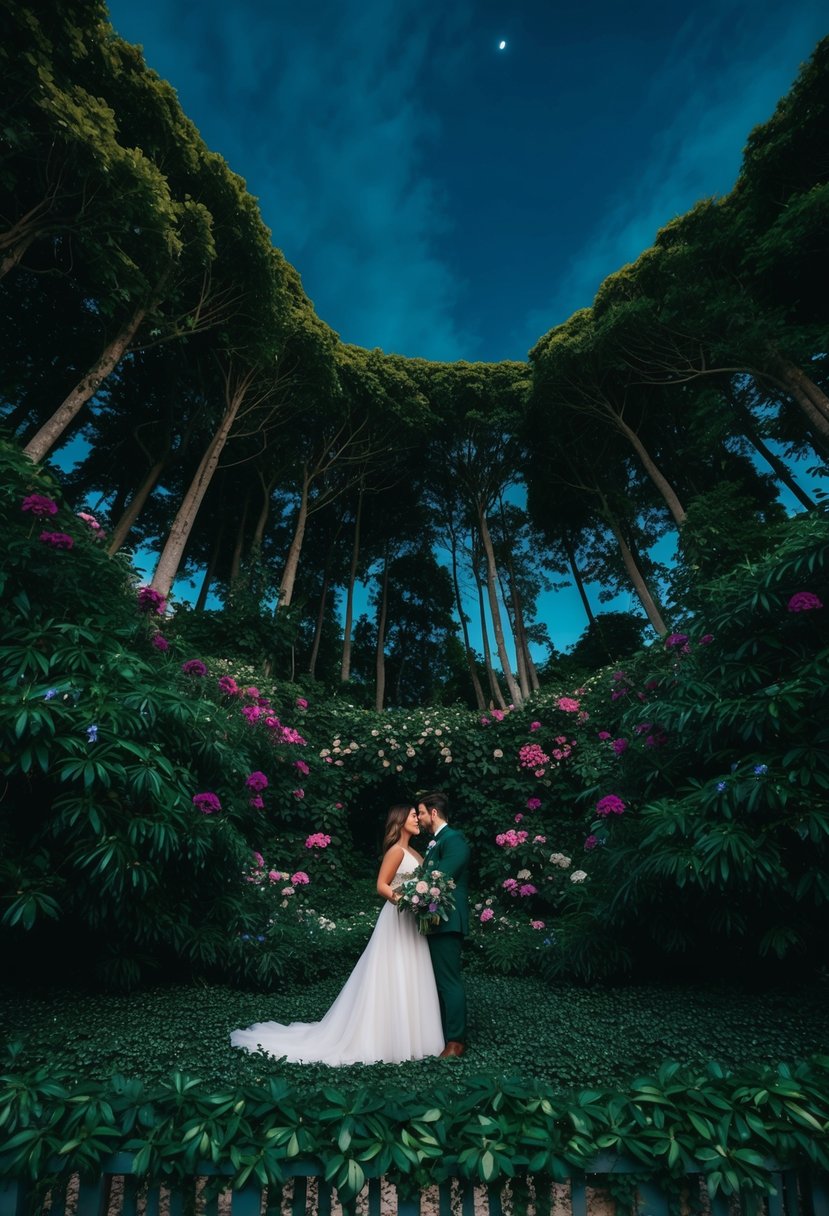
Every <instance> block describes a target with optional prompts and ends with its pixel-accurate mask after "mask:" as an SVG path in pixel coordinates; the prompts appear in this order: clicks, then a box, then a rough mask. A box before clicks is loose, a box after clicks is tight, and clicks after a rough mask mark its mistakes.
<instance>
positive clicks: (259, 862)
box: [253, 853, 265, 870]
mask: <svg viewBox="0 0 829 1216" xmlns="http://www.w3.org/2000/svg"><path fill="white" fill-rule="evenodd" d="M253 860H254V862H255V863H256V866H257V868H258V869H260V870H261V869H262V867H263V866H264V864H265V858H264V857H263V856H262V854H261V853H254V854H253Z"/></svg>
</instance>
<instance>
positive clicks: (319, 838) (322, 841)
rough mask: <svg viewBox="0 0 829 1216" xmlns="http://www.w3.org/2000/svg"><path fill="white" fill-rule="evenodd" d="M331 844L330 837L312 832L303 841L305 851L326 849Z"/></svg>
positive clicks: (323, 833)
mask: <svg viewBox="0 0 829 1216" xmlns="http://www.w3.org/2000/svg"><path fill="white" fill-rule="evenodd" d="M330 843H331V837H330V836H326V834H325V832H314V834H313V835H312V836H309V837H308V838H307V839H306V841H305V847H306V849H327V848H328V846H329V845H330Z"/></svg>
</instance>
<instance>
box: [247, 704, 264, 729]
mask: <svg viewBox="0 0 829 1216" xmlns="http://www.w3.org/2000/svg"><path fill="white" fill-rule="evenodd" d="M261 714H262V710H261V709H260V708H259V706H258V705H244V706H243V707H242V716H243V717H245V718H247V720H248V722H250V724H251V725H253V723H254V722H255V721H256V719H257V718H258V717H260V716H261Z"/></svg>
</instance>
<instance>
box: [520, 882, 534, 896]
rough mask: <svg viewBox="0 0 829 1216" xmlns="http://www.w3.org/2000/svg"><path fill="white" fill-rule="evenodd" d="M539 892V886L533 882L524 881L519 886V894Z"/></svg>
mask: <svg viewBox="0 0 829 1216" xmlns="http://www.w3.org/2000/svg"><path fill="white" fill-rule="evenodd" d="M537 892H538V887H534V886H533V884H532V883H531V882H525V883H522V885H521V886H520V887H519V888H518V894H519V895H522V896H524V897H526V896H528V895H535V894H536V893H537Z"/></svg>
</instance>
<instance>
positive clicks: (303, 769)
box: [294, 760, 311, 777]
mask: <svg viewBox="0 0 829 1216" xmlns="http://www.w3.org/2000/svg"><path fill="white" fill-rule="evenodd" d="M294 768H295V769H296V770H297V772H300V773H302V775H303V777H307V776H308V774H309V773H310V771H311V770H310V768H309V767H308V765H307V764H306V763H305V761H304V760H294Z"/></svg>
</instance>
